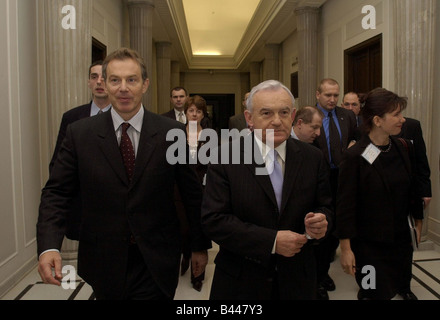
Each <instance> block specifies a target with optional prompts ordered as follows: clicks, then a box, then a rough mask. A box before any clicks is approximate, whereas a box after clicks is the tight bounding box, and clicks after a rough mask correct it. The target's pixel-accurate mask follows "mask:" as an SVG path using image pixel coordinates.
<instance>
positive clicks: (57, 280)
mask: <svg viewBox="0 0 440 320" xmlns="http://www.w3.org/2000/svg"><path fill="white" fill-rule="evenodd" d="M61 267H62V266H61V255H60V253H59V252H57V251H48V252H46V253H44V254H42V255H41V257H40V259H39V262H38V273H39V274H40V277H41V280H43V282H44V283H49V284H55V285H57V286H60V285H61V280H62V279H63V275H62V273H61ZM52 269H54V271H55V277H54V275H53V273H52Z"/></svg>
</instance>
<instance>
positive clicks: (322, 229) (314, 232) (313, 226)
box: [304, 212, 328, 239]
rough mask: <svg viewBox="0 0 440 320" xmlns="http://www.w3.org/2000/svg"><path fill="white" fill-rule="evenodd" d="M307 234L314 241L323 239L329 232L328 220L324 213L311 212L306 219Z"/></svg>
mask: <svg viewBox="0 0 440 320" xmlns="http://www.w3.org/2000/svg"><path fill="white" fill-rule="evenodd" d="M304 225H305V227H306V233H307V234H308V235H309V236H310V237H312V238H313V239H321V238H322V237H324V236H325V233H326V232H327V225H328V222H327V218H326V216H325V214H323V213H314V212H309V213H308V214H307V215H306V217H305V218H304Z"/></svg>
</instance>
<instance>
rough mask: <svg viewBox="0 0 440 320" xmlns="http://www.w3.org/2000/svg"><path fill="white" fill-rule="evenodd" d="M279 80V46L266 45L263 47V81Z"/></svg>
mask: <svg viewBox="0 0 440 320" xmlns="http://www.w3.org/2000/svg"><path fill="white" fill-rule="evenodd" d="M279 78H280V45H279V44H266V46H265V47H264V66H263V81H265V80H279Z"/></svg>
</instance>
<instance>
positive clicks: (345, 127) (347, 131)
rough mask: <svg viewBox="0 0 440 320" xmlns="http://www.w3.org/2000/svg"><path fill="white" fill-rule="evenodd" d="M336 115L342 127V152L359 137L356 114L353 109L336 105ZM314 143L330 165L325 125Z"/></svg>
mask: <svg viewBox="0 0 440 320" xmlns="http://www.w3.org/2000/svg"><path fill="white" fill-rule="evenodd" d="M335 112H336V116H337V117H338V121H339V127H340V128H341V142H342V152H344V151H345V150H346V149H347V147H348V144H349V143H350V141H351V140H356V138H358V135H357V129H356V116H355V114H354V112H353V111H351V110H347V109H344V108H341V107H336V109H335ZM313 144H314V145H315V146H317V147H319V148H320V149H321V151H322V153H323V154H324V157H325V159H326V160H327V163H328V165H329V166H330V159H329V155H328V145H327V140H326V136H325V130H324V126H323V127H321V134H320V136H319V137H317V138H316V139H315V141H314V142H313Z"/></svg>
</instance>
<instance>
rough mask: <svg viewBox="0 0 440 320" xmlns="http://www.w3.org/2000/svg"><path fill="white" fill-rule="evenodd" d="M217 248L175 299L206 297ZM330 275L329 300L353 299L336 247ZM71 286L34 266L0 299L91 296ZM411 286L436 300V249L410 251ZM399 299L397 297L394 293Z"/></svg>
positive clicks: (185, 279) (439, 278)
mask: <svg viewBox="0 0 440 320" xmlns="http://www.w3.org/2000/svg"><path fill="white" fill-rule="evenodd" d="M216 253H217V248H216V247H214V248H213V249H211V250H210V251H209V264H208V266H207V269H206V277H205V281H204V285H203V288H202V291H201V292H198V291H196V290H194V289H193V288H192V286H191V283H190V276H189V272H187V273H186V274H185V275H184V276H182V277H181V278H180V281H179V286H178V288H177V292H176V295H175V300H208V298H209V291H210V285H211V282H212V276H213V273H214V262H213V261H214V258H215V255H216ZM330 276H331V277H332V278H333V280H334V281H335V283H336V290H335V291H333V292H329V296H330V300H356V299H357V298H356V295H357V291H358V286H357V284H356V282H355V280H354V278H353V277H351V276H349V275H346V274H345V273H344V272H343V271H342V269H341V266H340V264H339V251H338V252H337V257H336V260H335V261H334V262H333V263H332V265H331V268H330ZM76 284H77V285H76V286H75V289H63V288H62V287H57V286H52V285H45V284H43V283H42V282H41V279H40V277H39V275H38V272H37V270H36V269H35V270H32V271H31V272H30V273H29V274H28V275H27V276H26V277H24V278H23V280H22V281H20V282H19V283H18V284H17V285H16V286H15V287H14V288H13V289H11V290H10V291H9V292H8V293H7V294H6V295H4V296H3V297H2V298H1V299H0V300H88V299H93V298H94V296H93V291H92V290H91V288H90V286H89V285H88V284H86V283H85V282H84V281H82V280H81V279H77V282H76ZM411 288H412V291H413V292H414V294H415V295H416V296H417V297H418V298H419V300H440V252H439V251H436V250H424V251H417V252H415V254H414V266H413V280H412V282H411ZM395 299H396V300H399V299H400V298H399V297H397V296H396V297H395Z"/></svg>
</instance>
